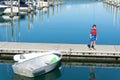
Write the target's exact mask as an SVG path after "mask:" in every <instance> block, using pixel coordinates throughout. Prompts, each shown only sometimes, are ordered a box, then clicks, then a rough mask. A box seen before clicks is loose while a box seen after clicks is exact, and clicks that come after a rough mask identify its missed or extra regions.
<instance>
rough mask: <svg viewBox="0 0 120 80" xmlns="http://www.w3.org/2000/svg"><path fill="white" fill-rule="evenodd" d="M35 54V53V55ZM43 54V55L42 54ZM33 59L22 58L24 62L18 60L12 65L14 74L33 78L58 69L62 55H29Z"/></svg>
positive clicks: (55, 53) (56, 53)
mask: <svg viewBox="0 0 120 80" xmlns="http://www.w3.org/2000/svg"><path fill="white" fill-rule="evenodd" d="M36 54H37V53H36ZM43 54H44V53H43ZM30 55H32V56H33V57H27V58H26V57H25V56H24V57H23V59H24V58H26V59H24V60H22V59H19V60H18V62H17V63H15V64H13V65H12V68H13V71H14V72H15V73H16V74H19V75H22V76H27V77H34V76H37V75H41V74H45V73H47V72H50V71H52V70H53V69H55V68H56V67H58V65H59V63H60V60H61V58H62V55H61V53H60V52H54V53H53V52H49V53H48V54H47V53H45V54H44V55H36V56H34V55H33V54H30Z"/></svg>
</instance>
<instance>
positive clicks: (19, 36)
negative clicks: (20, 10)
mask: <svg viewBox="0 0 120 80" xmlns="http://www.w3.org/2000/svg"><path fill="white" fill-rule="evenodd" d="M18 41H20V16H19V18H18Z"/></svg>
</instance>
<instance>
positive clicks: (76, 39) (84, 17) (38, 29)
mask: <svg viewBox="0 0 120 80" xmlns="http://www.w3.org/2000/svg"><path fill="white" fill-rule="evenodd" d="M0 19H3V20H0V21H4V20H5V21H6V22H7V23H8V25H0V41H3V42H5V41H7V42H33V43H68V44H69V43H70V44H89V41H90V40H89V34H90V30H91V26H92V25H93V24H96V25H97V28H98V41H97V44H105V45H120V37H119V34H120V9H119V8H115V7H111V6H109V5H107V4H104V3H103V2H97V1H80V0H77V1H70V0H69V1H66V2H65V3H64V4H62V5H58V6H55V7H50V8H48V9H47V8H46V9H43V11H42V10H41V11H39V10H36V11H35V12H34V13H31V14H28V15H22V16H21V17H20V19H15V20H8V19H6V18H3V16H0Z"/></svg>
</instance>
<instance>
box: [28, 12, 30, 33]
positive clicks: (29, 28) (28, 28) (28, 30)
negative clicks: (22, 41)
mask: <svg viewBox="0 0 120 80" xmlns="http://www.w3.org/2000/svg"><path fill="white" fill-rule="evenodd" d="M28 31H30V14H28Z"/></svg>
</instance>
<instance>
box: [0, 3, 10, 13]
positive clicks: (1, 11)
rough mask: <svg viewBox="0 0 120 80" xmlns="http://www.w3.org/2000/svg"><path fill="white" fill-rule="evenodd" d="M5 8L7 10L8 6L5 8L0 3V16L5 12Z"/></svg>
mask: <svg viewBox="0 0 120 80" xmlns="http://www.w3.org/2000/svg"><path fill="white" fill-rule="evenodd" d="M6 8H8V6H5V5H3V4H2V3H0V15H2V14H3V12H4V11H5V9H6Z"/></svg>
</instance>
